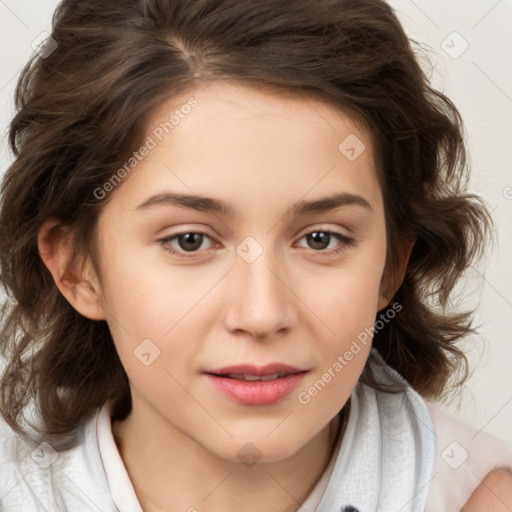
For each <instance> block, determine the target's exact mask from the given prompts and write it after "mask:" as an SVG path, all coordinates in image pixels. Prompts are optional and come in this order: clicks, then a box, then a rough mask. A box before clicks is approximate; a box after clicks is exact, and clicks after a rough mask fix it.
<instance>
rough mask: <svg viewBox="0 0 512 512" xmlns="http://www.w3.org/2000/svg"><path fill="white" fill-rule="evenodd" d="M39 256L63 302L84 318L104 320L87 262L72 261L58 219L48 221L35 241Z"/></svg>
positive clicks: (95, 281) (66, 234)
mask: <svg viewBox="0 0 512 512" xmlns="http://www.w3.org/2000/svg"><path fill="white" fill-rule="evenodd" d="M37 244H38V248H39V255H40V256H41V259H42V260H43V263H44V264H45V266H46V268H47V269H48V270H49V271H50V273H51V274H52V277H53V280H54V281H55V284H56V286H57V287H58V289H59V290H60V292H61V293H62V295H63V296H64V297H65V298H66V300H67V301H68V302H69V303H70V304H71V305H72V306H73V307H74V308H75V309H76V310H77V311H78V312H79V313H80V314H82V315H83V316H85V317H87V318H90V319H91V320H105V319H106V315H105V310H104V308H103V306H102V305H101V289H100V286H99V281H98V278H97V275H96V272H94V269H93V267H92V265H91V264H90V262H89V261H87V262H86V263H85V265H83V267H82V265H81V264H82V261H83V260H82V258H80V259H79V260H77V258H73V253H72V246H71V234H70V232H69V229H68V228H67V227H66V226H65V225H64V224H62V223H61V222H60V221H59V220H58V219H49V220H47V221H46V222H45V223H44V224H43V226H42V227H41V229H40V230H39V233H38V237H37Z"/></svg>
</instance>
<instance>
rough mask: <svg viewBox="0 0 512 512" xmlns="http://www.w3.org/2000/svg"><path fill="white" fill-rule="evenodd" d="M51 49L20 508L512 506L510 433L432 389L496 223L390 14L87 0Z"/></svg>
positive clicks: (33, 190) (25, 102)
mask: <svg viewBox="0 0 512 512" xmlns="http://www.w3.org/2000/svg"><path fill="white" fill-rule="evenodd" d="M52 46H53V47H54V51H53V52H52V53H50V52H46V53H45V54H44V57H43V56H41V57H35V58H34V59H33V60H32V61H31V62H30V63H29V64H28V65H27V67H26V68H25V69H24V71H23V73H22V76H21V78H20V81H19V83H18V88H17V96H16V99H17V107H18V112H17V114H16V116H15V117H14V119H13V121H12V124H11V130H10V143H11V147H12V149H13V152H14V155H15V157H16V158H15V160H14V162H13V163H12V165H11V166H10V168H9V169H8V170H7V172H6V175H5V177H4V181H3V188H2V207H1V211H0V230H1V237H2V243H1V246H0V263H1V270H2V283H3V285H4V287H5V289H6V291H7V293H8V294H9V297H10V300H9V301H8V302H7V303H6V304H5V306H4V311H3V330H2V332H1V345H0V346H1V347H2V352H3V354H4V356H5V357H6V358H7V364H6V367H5V369H4V374H3V379H2V381H1V386H0V389H1V393H0V410H1V412H2V416H3V419H4V423H3V424H2V429H1V437H0V474H1V475H2V478H1V479H0V507H1V509H2V510H5V511H6V512H10V511H15V510H23V511H36V510H101V511H116V510H117V511H119V512H131V511H141V510H144V511H157V510H158V511H171V512H179V511H188V512H194V511H208V512H219V511H235V510H236V511H239V510H243V511H256V510H265V511H268V512H285V511H297V510H301V511H313V510H316V511H321V512H332V511H334V510H336V511H346V512H349V511H352V512H353V511H356V510H359V511H360V512H369V511H379V512H381V511H390V512H391V511H393V512H396V511H397V510H402V511H406V510H407V511H414V512H416V511H423V510H428V511H432V512H434V511H437V512H438V511H439V510H450V511H453V510H460V509H461V507H464V508H463V510H465V511H471V510H477V509H478V510H481V509H482V507H483V506H487V507H494V508H493V509H492V510H500V509H499V507H510V506H512V500H511V496H510V492H509V487H507V486H508V482H509V481H510V480H511V479H510V476H509V473H508V471H512V448H511V447H510V446H508V445H507V444H506V443H505V442H503V441H501V440H499V439H497V438H495V437H493V436H491V435H489V434H486V433H483V432H478V431H477V430H476V429H473V428H472V427H470V426H468V425H464V424H463V423H460V422H458V421H456V420H454V419H452V418H451V417H450V416H448V415H446V414H445V413H443V412H442V411H441V410H440V409H439V408H438V407H437V406H436V405H434V403H433V400H434V399H439V398H443V397H445V396H447V394H448V392H449V391H450V390H451V388H450V387H449V386H448V381H449V379H450V378H451V377H452V376H455V377H459V379H458V384H459V387H460V385H461V384H462V383H463V382H464V381H465V379H466V378H467V366H466V359H465V355H464V352H463V350H462V348H461V345H462V344H463V342H464V336H465V335H467V334H468V333H470V332H473V329H472V328H471V325H472V324H471V319H472V316H471V312H454V311H452V310H450V308H449V298H450V295H451V292H452V289H453V287H454V285H455V284H456V282H457V281H458V279H459V277H460V276H461V274H462V272H463V271H464V270H465V269H466V268H467V267H468V266H469V265H470V264H472V262H473V261H474V260H475V259H477V258H478V257H479V256H480V255H481V254H482V251H483V249H484V247H485V242H486V237H487V235H488V234H489V232H490V231H491V227H492V221H491V219H490V217H489V213H488V210H487V209H486V207H485V205H484V203H483V202H482V201H481V200H480V199H479V198H478V197H476V196H474V195H471V194H468V193H467V192H466V188H465V185H466V180H467V176H468V169H467V167H466V161H465V146H464V139H463V130H462V121H461V119H460V116H459V114H458V112H457V110H456V108H455V106H454V105H453V104H452V103H451V102H450V100H449V99H448V98H446V97H445V96H443V95H442V94H441V93H439V92H437V91H435V90H434V89H432V88H431V87H430V86H429V84H428V81H427V79H426V77H425V75H424V73H423V72H422V70H421V68H420V67H419V65H418V63H417V62H416V60H415V58H414V53H413V51H412V48H411V46H410V43H409V41H408V39H407V37H406V36H405V34H404V32H403V29H402V28H401V26H400V24H399V22H398V20H397V18H396V16H395V14H394V13H393V11H392V10H391V8H390V7H389V6H388V5H387V4H386V3H384V2H382V1H378V0H363V1H361V0H358V1H341V0H326V1H323V2H313V1H312V0H296V1H295V0H294V1H293V2H290V1H284V0H262V1H259V2H245V1H240V0H196V1H194V2H185V1H184V0H167V1H160V2H157V1H153V0H112V1H109V2H106V3H105V2H100V1H99V0H87V1H80V2H79V1H77V0H65V1H63V2H62V3H61V4H60V5H59V7H58V9H57V11H56V14H55V18H54V26H53V31H52ZM48 48H50V46H48ZM49 53H50V54H49ZM461 370H462V376H461V375H460V374H459V372H460V371H461ZM464 370H465V371H464ZM459 387H457V386H454V387H453V389H452V391H453V390H454V391H456V390H457V389H459ZM479 507H480V508H479ZM503 510H508V509H507V508H503Z"/></svg>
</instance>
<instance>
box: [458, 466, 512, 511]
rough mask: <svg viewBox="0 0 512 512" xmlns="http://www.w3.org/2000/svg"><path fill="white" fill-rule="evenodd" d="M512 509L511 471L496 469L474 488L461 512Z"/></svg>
mask: <svg viewBox="0 0 512 512" xmlns="http://www.w3.org/2000/svg"><path fill="white" fill-rule="evenodd" d="M511 509H512V473H510V472H509V471H506V470H503V469H496V470H494V471H492V472H491V473H489V474H488V475H487V476H486V477H485V478H484V480H483V481H482V483H481V484H480V485H479V486H478V487H477V488H476V490H475V491H474V492H473V494H472V495H471V497H470V498H469V500H468V501H467V502H466V504H465V505H464V507H463V508H462V510H461V512H482V511H486V510H489V511H491V510H492V512H509V510H511Z"/></svg>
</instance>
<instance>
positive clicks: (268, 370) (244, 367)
mask: <svg viewBox="0 0 512 512" xmlns="http://www.w3.org/2000/svg"><path fill="white" fill-rule="evenodd" d="M305 371H307V370H304V369H301V368H296V367H295V366H290V365H288V364H283V363H271V364H267V365H265V366H254V365H252V364H237V365H233V366H224V367H223V368H215V369H213V370H206V371H205V373H210V374H213V375H226V374H230V373H241V374H244V375H255V376H257V377H263V376H265V375H273V374H275V373H286V374H290V373H299V372H305Z"/></svg>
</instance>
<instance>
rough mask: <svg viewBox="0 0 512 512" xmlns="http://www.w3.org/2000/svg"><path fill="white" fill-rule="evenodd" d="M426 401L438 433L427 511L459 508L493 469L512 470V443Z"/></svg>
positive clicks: (451, 510)
mask: <svg viewBox="0 0 512 512" xmlns="http://www.w3.org/2000/svg"><path fill="white" fill-rule="evenodd" d="M425 403H426V404H427V407H428V410H429V412H430V416H431V417H432V422H433V424H434V430H435V435H436V458H435V461H434V470H433V472H432V481H431V483H430V489H429V494H428V499H427V507H426V509H425V512H455V511H460V509H461V508H462V507H463V506H464V504H465V503H466V501H467V500H468V499H469V497H470V496H471V494H472V493H473V491H474V490H475V489H476V488H477V487H478V486H479V485H480V482H481V481H482V480H483V479H484V478H485V476H487V474H489V473H490V472H491V471H492V470H493V469H495V468H498V467H503V468H507V469H508V470H509V471H511V472H512V445H510V444H509V443H507V442H505V441H503V440H501V439H499V438H497V437H495V436H493V435H492V434H489V433H487V432H485V431H483V430H479V429H478V428H475V427H472V426H470V425H468V424H466V423H463V422H462V421H459V420H457V419H456V418H454V417H452V416H451V415H450V414H448V413H446V412H445V411H444V410H443V409H441V407H439V406H438V405H436V404H434V403H432V402H429V401H425Z"/></svg>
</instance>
